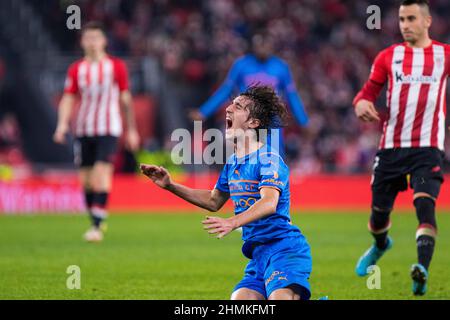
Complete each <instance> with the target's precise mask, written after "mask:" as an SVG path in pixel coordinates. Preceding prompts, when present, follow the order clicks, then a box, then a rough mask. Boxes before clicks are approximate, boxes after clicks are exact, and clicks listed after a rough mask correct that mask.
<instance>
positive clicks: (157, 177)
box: [140, 164, 230, 212]
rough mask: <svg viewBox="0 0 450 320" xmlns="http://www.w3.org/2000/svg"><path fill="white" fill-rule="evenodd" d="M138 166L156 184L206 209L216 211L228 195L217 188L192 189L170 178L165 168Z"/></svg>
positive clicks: (147, 165) (146, 165)
mask: <svg viewBox="0 0 450 320" xmlns="http://www.w3.org/2000/svg"><path fill="white" fill-rule="evenodd" d="M140 168H141V171H142V173H143V174H144V175H146V176H147V177H149V178H150V179H151V180H152V181H153V182H154V183H155V184H156V185H157V186H159V187H161V188H163V189H166V190H167V191H170V192H172V193H173V194H175V195H176V196H178V197H180V198H182V199H183V200H186V201H187V202H189V203H192V204H193V205H196V206H198V207H200V208H203V209H206V210H208V211H212V212H215V211H218V210H219V209H220V208H222V206H223V205H224V204H225V202H227V200H228V198H229V197H230V195H229V194H228V193H226V192H222V191H220V190H218V189H213V190H200V189H192V188H189V187H186V186H184V185H182V184H179V183H176V182H174V181H172V179H171V178H170V174H169V172H168V171H167V169H165V168H163V167H160V166H155V165H149V164H141V166H140Z"/></svg>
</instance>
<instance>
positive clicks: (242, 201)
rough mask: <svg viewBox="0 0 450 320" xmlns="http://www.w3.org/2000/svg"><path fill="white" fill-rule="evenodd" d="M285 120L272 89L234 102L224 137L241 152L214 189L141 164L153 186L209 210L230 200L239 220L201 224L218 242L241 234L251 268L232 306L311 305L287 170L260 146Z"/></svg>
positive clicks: (306, 258) (307, 259)
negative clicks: (287, 302)
mask: <svg viewBox="0 0 450 320" xmlns="http://www.w3.org/2000/svg"><path fill="white" fill-rule="evenodd" d="M285 117H286V107H285V106H284V104H283V103H282V102H281V100H280V99H279V97H278V96H277V95H276V93H275V92H274V90H273V89H272V88H270V87H267V86H252V87H250V88H248V89H247V90H246V91H245V92H243V93H241V94H240V95H239V96H238V97H237V98H235V99H234V100H233V102H232V103H231V104H230V105H229V106H228V107H227V109H226V137H227V139H230V140H232V141H234V143H235V153H234V154H233V155H232V156H231V157H230V158H229V159H228V161H227V163H226V164H225V166H224V168H223V170H222V173H221V174H220V177H219V179H218V181H217V184H216V186H215V188H214V189H213V190H198V189H191V188H188V187H186V186H183V185H180V184H177V183H175V182H173V181H172V180H171V178H170V175H169V173H168V171H167V170H166V169H165V168H163V167H158V166H154V165H146V164H142V165H141V170H142V172H143V173H144V174H145V175H146V176H148V177H149V178H150V179H151V180H152V181H153V182H154V183H155V184H157V185H158V186H160V187H162V188H164V189H166V190H168V191H170V192H172V193H174V194H175V195H177V196H179V197H181V198H182V199H184V200H186V201H188V202H190V203H192V204H195V205H197V206H199V207H201V208H204V209H207V210H209V211H214V212H215V211H218V210H219V209H220V208H221V207H222V206H223V205H224V204H225V202H226V201H227V200H228V199H229V198H230V196H231V199H232V200H233V203H234V208H235V215H234V216H233V217H230V218H227V219H225V218H219V217H206V220H204V221H203V222H202V223H203V225H204V228H205V230H207V231H208V233H210V234H215V235H217V237H218V238H222V237H224V236H225V235H227V234H229V233H230V232H231V231H233V230H235V229H237V228H240V227H242V229H243V235H242V238H243V240H244V245H243V247H242V252H243V254H244V255H245V256H246V257H247V258H249V259H250V262H249V263H248V265H247V267H246V269H245V275H244V277H243V279H242V280H241V282H239V283H238V284H237V286H236V287H235V288H234V291H233V293H232V295H231V299H233V300H263V299H290V300H294V299H301V300H307V299H309V298H310V296H311V293H310V285H309V282H308V279H309V275H310V273H311V269H312V263H311V253H310V248H309V245H308V243H307V241H306V239H305V237H304V236H303V235H302V233H301V232H300V230H299V228H297V227H295V226H293V225H292V224H291V222H290V216H289V205H290V192H289V169H288V167H287V166H286V164H285V163H284V162H283V160H282V159H281V157H280V156H279V155H278V154H277V153H276V152H273V151H270V146H267V145H266V144H264V143H263V142H262V141H260V140H261V139H260V137H261V134H260V133H261V132H263V130H264V129H266V130H267V129H269V130H270V129H273V128H277V127H280V126H281V125H282V120H283V119H284V118H285ZM280 120H281V121H280ZM261 129H263V130H261Z"/></svg>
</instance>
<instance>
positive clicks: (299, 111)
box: [283, 65, 309, 126]
mask: <svg viewBox="0 0 450 320" xmlns="http://www.w3.org/2000/svg"><path fill="white" fill-rule="evenodd" d="M283 80H284V81H283V83H284V94H285V97H286V100H287V101H288V103H289V106H290V108H291V111H292V113H293V114H294V118H295V120H296V121H297V123H298V124H300V125H301V126H306V125H307V124H308V120H309V119H308V115H307V114H306V111H305V107H304V105H303V102H302V99H301V98H300V96H299V94H298V93H297V89H296V87H295V83H294V81H293V80H292V75H291V71H290V70H289V67H288V66H287V65H285V71H284V79H283Z"/></svg>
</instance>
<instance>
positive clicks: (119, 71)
mask: <svg viewBox="0 0 450 320" xmlns="http://www.w3.org/2000/svg"><path fill="white" fill-rule="evenodd" d="M106 45H107V40H106V36H105V33H104V31H103V29H102V26H101V25H100V24H99V23H96V22H90V23H88V24H86V25H85V26H84V28H83V30H82V33H81V47H82V48H83V51H84V58H82V59H80V60H78V61H76V62H74V63H73V64H72V65H71V66H70V67H69V70H68V72H67V78H66V83H65V89H64V95H63V96H62V99H61V102H60V104H59V114H58V124H57V128H56V131H55V133H54V137H53V138H54V141H55V142H57V143H61V144H62V143H65V142H66V135H67V133H68V132H69V121H70V116H71V110H72V107H73V105H74V103H75V97H76V95H77V94H80V95H81V105H80V109H79V112H78V116H77V120H76V128H75V135H76V143H75V161H76V164H77V165H79V166H80V178H81V183H82V185H83V189H84V195H85V201H86V206H87V208H88V211H89V215H90V218H91V222H92V227H91V228H90V229H89V230H88V231H87V232H86V233H85V235H84V237H85V239H86V240H87V241H101V240H102V239H103V233H102V229H101V228H100V227H101V224H102V222H103V221H104V220H105V218H106V215H107V211H106V205H107V201H108V195H109V192H110V190H111V184H112V175H113V165H112V162H113V160H114V155H115V153H116V149H117V143H118V138H119V136H120V135H121V134H122V119H121V113H120V109H119V105H122V106H123V111H124V114H125V122H126V126H127V133H126V136H125V144H126V146H127V147H128V148H129V149H130V150H131V151H135V150H137V149H138V147H139V136H138V133H137V131H136V125H135V119H134V113H133V108H132V97H131V94H130V91H129V89H128V72H127V68H126V65H125V63H124V61H122V60H120V59H118V58H115V57H112V56H110V55H108V54H107V53H106V51H105V50H106Z"/></svg>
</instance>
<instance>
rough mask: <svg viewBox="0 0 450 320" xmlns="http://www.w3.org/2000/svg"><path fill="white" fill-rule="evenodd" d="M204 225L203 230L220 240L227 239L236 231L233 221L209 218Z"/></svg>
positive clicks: (204, 221)
mask: <svg viewBox="0 0 450 320" xmlns="http://www.w3.org/2000/svg"><path fill="white" fill-rule="evenodd" d="M202 223H203V229H205V230H206V231H208V233H209V234H215V235H216V237H217V238H218V239H221V238H223V237H225V236H226V235H227V234H229V233H230V232H231V231H233V230H234V229H236V226H235V224H234V223H233V220H231V219H224V218H219V217H209V216H207V217H206V219H205V220H203V221H202Z"/></svg>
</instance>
